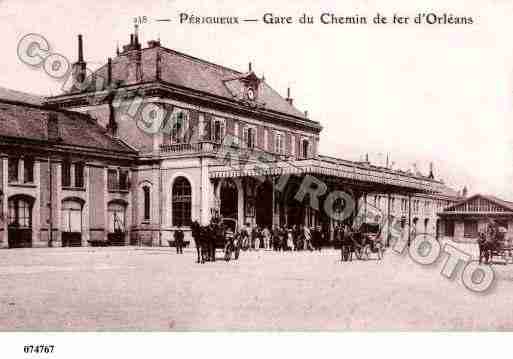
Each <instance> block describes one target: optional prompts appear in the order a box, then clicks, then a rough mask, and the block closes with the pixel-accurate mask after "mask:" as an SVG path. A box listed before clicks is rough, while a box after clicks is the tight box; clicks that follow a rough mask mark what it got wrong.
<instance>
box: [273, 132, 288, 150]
mask: <svg viewBox="0 0 513 359" xmlns="http://www.w3.org/2000/svg"><path fill="white" fill-rule="evenodd" d="M284 145H285V143H284V141H283V133H279V132H276V133H275V134H274V152H276V153H279V154H283V153H285V146H284Z"/></svg>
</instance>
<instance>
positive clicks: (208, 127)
mask: <svg viewBox="0 0 513 359" xmlns="http://www.w3.org/2000/svg"><path fill="white" fill-rule="evenodd" d="M203 129H204V137H203V139H204V140H207V141H208V140H212V116H210V115H209V114H207V113H206V114H205V116H204V118H203Z"/></svg>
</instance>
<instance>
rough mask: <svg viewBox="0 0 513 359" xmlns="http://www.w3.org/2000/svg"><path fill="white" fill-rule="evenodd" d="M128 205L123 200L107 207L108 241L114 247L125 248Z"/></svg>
mask: <svg viewBox="0 0 513 359" xmlns="http://www.w3.org/2000/svg"><path fill="white" fill-rule="evenodd" d="M126 208H127V203H126V202H125V201H123V200H113V201H111V202H109V204H108V206H107V211H108V219H109V222H108V225H109V232H108V234H107V239H108V240H109V244H110V245H112V246H124V245H125V238H126V234H127V229H126Z"/></svg>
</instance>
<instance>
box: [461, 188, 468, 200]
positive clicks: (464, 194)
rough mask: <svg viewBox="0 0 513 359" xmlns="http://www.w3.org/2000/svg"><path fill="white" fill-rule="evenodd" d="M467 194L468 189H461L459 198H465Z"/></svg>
mask: <svg viewBox="0 0 513 359" xmlns="http://www.w3.org/2000/svg"><path fill="white" fill-rule="evenodd" d="M467 194H468V189H467V186H465V187H463V189H462V190H461V196H462V197H463V198H467Z"/></svg>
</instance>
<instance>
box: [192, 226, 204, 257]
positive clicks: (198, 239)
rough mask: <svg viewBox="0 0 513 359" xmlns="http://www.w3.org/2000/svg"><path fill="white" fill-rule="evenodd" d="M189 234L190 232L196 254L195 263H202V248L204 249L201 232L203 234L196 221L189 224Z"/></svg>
mask: <svg viewBox="0 0 513 359" xmlns="http://www.w3.org/2000/svg"><path fill="white" fill-rule="evenodd" d="M191 232H192V238H193V239H194V245H195V246H196V253H197V254H198V259H197V261H196V263H200V262H201V263H204V262H205V261H204V254H203V248H204V243H203V242H204V240H203V237H204V235H202V232H204V229H203V227H202V226H201V225H200V224H199V223H198V221H194V222H192V223H191Z"/></svg>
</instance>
